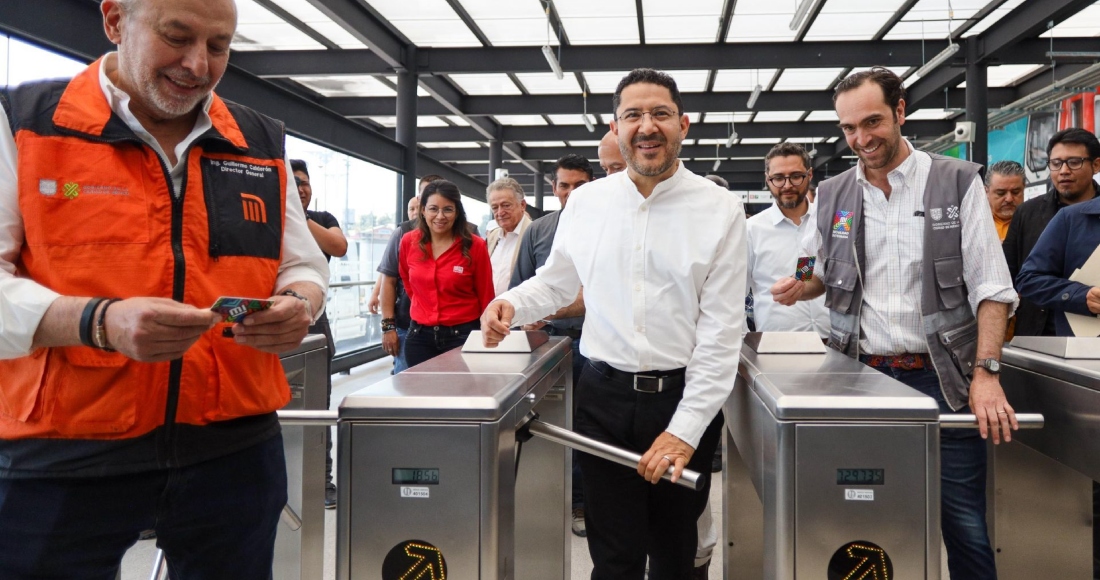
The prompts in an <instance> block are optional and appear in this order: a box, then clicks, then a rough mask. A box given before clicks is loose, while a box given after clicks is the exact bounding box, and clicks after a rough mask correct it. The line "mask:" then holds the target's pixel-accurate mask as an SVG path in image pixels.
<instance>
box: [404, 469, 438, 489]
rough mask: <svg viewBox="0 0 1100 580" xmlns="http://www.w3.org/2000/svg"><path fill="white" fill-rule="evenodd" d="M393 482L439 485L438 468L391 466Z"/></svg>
mask: <svg viewBox="0 0 1100 580" xmlns="http://www.w3.org/2000/svg"><path fill="white" fill-rule="evenodd" d="M393 483H395V484H398V483H402V484H406V485H408V484H416V485H439V468H437V467H395V468H393Z"/></svg>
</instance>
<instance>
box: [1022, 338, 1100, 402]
mask: <svg viewBox="0 0 1100 580" xmlns="http://www.w3.org/2000/svg"><path fill="white" fill-rule="evenodd" d="M1031 338H1042V339H1044V340H1049V341H1058V340H1064V339H1060V338H1057V337H1053V336H1050V337H1031ZM1001 361H1002V362H1003V363H1005V364H1006V365H1010V366H1014V367H1017V368H1021V369H1024V370H1029V371H1033V372H1036V373H1039V374H1042V375H1047V376H1049V377H1054V378H1057V379H1061V380H1063V381H1066V382H1068V383H1071V384H1074V385H1080V386H1082V387H1088V388H1091V389H1095V390H1100V360H1096V359H1067V358H1062V357H1060V356H1055V355H1051V354H1045V353H1042V352H1038V351H1035V350H1030V349H1025V348H1020V347H1018V346H1013V345H1005V347H1004V350H1002V351H1001Z"/></svg>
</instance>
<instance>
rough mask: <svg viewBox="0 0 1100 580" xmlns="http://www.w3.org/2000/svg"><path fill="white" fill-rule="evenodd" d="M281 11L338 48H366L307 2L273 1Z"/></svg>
mask: <svg viewBox="0 0 1100 580" xmlns="http://www.w3.org/2000/svg"><path fill="white" fill-rule="evenodd" d="M273 1H274V2H275V4H277V5H278V6H279V7H280V8H282V9H283V10H286V11H287V12H289V13H291V14H292V15H293V16H294V17H295V18H297V19H298V20H301V21H302V23H304V24H305V25H306V26H309V27H310V28H312V29H313V30H316V31H317V32H319V33H321V34H322V35H324V36H325V37H326V38H328V39H329V40H331V41H332V42H334V43H336V45H337V46H339V47H340V48H360V49H361V48H367V45H365V44H363V43H362V42H360V41H359V39H357V38H355V35H353V34H352V33H350V32H348V31H347V29H345V28H344V27H343V26H340V25H339V24H337V23H336V22H334V21H333V20H332V19H331V18H329V17H328V16H325V14H324V13H323V12H321V11H320V10H318V9H317V8H316V7H314V6H313V5H312V4H310V3H309V1H308V0H273Z"/></svg>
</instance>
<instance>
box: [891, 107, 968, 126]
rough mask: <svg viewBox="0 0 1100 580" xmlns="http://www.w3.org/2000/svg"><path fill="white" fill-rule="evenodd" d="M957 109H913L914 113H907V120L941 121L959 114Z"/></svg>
mask: <svg viewBox="0 0 1100 580" xmlns="http://www.w3.org/2000/svg"><path fill="white" fill-rule="evenodd" d="M957 114H958V112H957V111H948V110H945V109H920V110H918V111H913V112H912V113H908V112H907V113H906V114H905V120H907V121H939V120H942V119H949V118H951V117H953V116H955V115H957ZM903 131H904V129H903Z"/></svg>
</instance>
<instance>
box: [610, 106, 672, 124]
mask: <svg viewBox="0 0 1100 580" xmlns="http://www.w3.org/2000/svg"><path fill="white" fill-rule="evenodd" d="M646 115H649V118H650V119H651V120H652V121H653V122H654V123H660V124H665V123H669V122H670V121H672V120H673V119H675V118H676V112H675V111H673V110H672V109H667V108H664V107H661V108H657V109H653V110H652V111H640V110H638V109H628V110H626V111H623V114H622V115H619V122H620V123H625V124H627V125H636V124H638V123H641V122H642V118H643V117H645V116H646Z"/></svg>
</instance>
